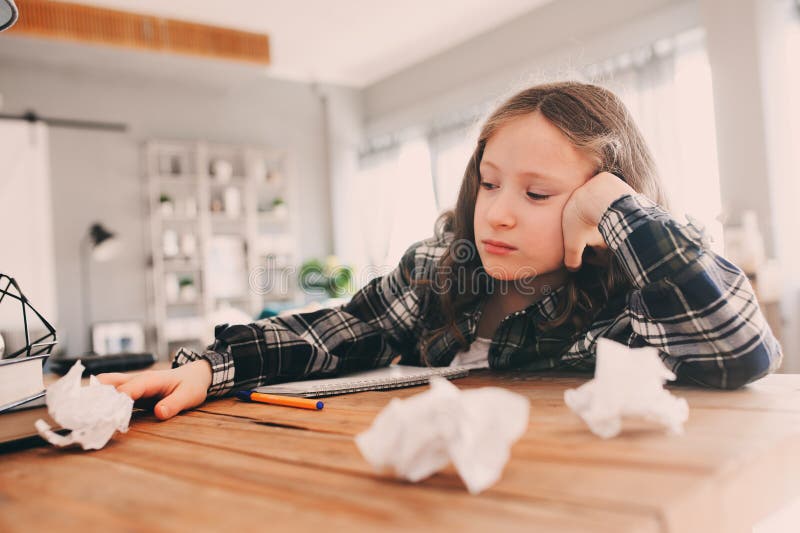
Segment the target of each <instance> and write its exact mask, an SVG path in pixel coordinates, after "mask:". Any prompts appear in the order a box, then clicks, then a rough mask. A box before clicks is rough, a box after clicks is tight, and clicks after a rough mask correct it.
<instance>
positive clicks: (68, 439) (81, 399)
mask: <svg viewBox="0 0 800 533" xmlns="http://www.w3.org/2000/svg"><path fill="white" fill-rule="evenodd" d="M83 369H84V367H83V365H82V364H81V362H80V361H77V362H76V363H75V364H74V365H72V368H70V369H69V372H67V373H66V375H64V377H62V378H61V379H59V380H58V381H56V382H55V383H53V384H52V385H50V386H49V387H47V396H46V398H47V411H48V413H49V414H50V416H51V417H52V419H53V420H55V421H56V422H58V424H59V425H60V426H61V427H62V428H64V429H70V430H72V432H71V433H69V434H68V435H66V436H64V435H59V434H58V433H56V432H54V431H52V429H51V428H50V425H49V424H48V423H47V422H45V421H44V420H41V419H39V420H37V421H36V430H37V431H38V432H39V435H41V436H42V438H44V439H45V440H47V441H48V442H49V443H50V444H53V445H55V446H69V445H71V444H80V445H81V447H83V449H84V450H99V449H100V448H102V447H103V446H105V445H106V443H107V442H108V441H109V440H110V439H111V437H112V435H114V432H116V431H120V432H122V433H126V432H127V431H128V423H129V422H130V419H131V413H132V412H133V400H132V399H131V397H130V396H128V395H127V394H124V393H121V392H117V389H116V388H115V387H114V386H113V385H104V384H102V383H100V382H99V381H98V380H97V378H96V377H94V376H90V377H89V385H88V386H87V387H82V386H81V375H82V374H83Z"/></svg>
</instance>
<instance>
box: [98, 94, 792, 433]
mask: <svg viewBox="0 0 800 533" xmlns="http://www.w3.org/2000/svg"><path fill="white" fill-rule="evenodd" d="M600 337H607V338H611V339H613V340H616V341H618V342H622V343H625V344H626V345H628V346H633V347H641V346H646V345H649V346H654V347H656V348H658V350H659V351H660V354H661V357H662V359H663V361H664V363H665V364H666V365H667V366H668V367H669V368H670V369H671V370H672V371H673V372H674V373H675V374H676V375H677V376H678V379H679V380H680V381H683V382H687V383H694V384H700V385H705V386H709V387H717V388H724V389H732V388H736V387H740V386H742V385H744V384H746V383H748V382H750V381H753V380H755V379H758V378H760V377H762V376H764V375H766V374H767V373H769V372H772V371H774V370H776V369H777V368H778V367H779V366H780V363H781V360H782V352H781V347H780V345H779V344H778V342H777V341H776V339H775V337H774V336H773V334H772V332H771V330H770V329H769V326H768V325H767V324H766V321H765V320H764V317H763V315H762V314H761V312H760V310H759V307H758V304H757V303H756V299H755V297H754V295H753V290H752V287H751V285H750V284H749V282H748V281H747V278H746V277H745V276H744V275H743V273H742V271H741V270H740V269H739V268H737V267H736V266H734V265H733V264H731V263H730V262H728V261H727V260H725V259H724V258H722V257H720V256H719V255H717V254H715V253H714V252H713V251H711V250H710V249H709V248H707V246H706V245H705V243H704V241H703V235H702V233H701V232H700V231H698V229H697V228H695V227H694V226H692V225H691V224H689V225H682V224H681V223H679V222H678V221H676V220H675V219H674V218H672V217H671V216H670V214H669V213H668V211H667V210H666V200H665V198H664V195H663V193H662V190H661V187H660V185H659V182H658V178H657V175H656V171H655V167H654V164H653V159H652V157H651V155H650V152H649V150H648V148H647V146H646V144H645V142H644V140H643V138H642V136H641V134H640V132H639V130H638V129H637V128H636V126H635V125H634V123H633V121H632V120H631V117H630V115H629V114H628V112H627V110H626V109H625V107H624V106H623V104H622V103H621V102H620V101H619V99H618V98H617V97H616V96H614V95H613V94H611V93H610V92H609V91H607V90H605V89H602V88H600V87H596V86H593V85H588V84H583V83H573V82H567V83H553V84H547V85H540V86H535V87H532V88H530V89H527V90H524V91H522V92H520V93H519V94H517V95H515V96H513V97H511V98H510V99H509V100H508V101H506V102H505V103H504V104H503V105H501V106H500V107H499V109H497V110H496V111H495V112H494V113H493V114H492V115H491V117H490V118H489V119H488V120H487V122H486V123H485V125H484V126H483V129H482V131H481V133H480V137H479V139H478V142H477V145H476V146H475V150H474V153H473V154H472V157H471V158H470V161H469V163H468V164H467V168H466V171H465V173H464V179H463V183H462V185H461V190H460V193H459V197H458V201H457V204H456V207H455V209H454V210H453V211H451V212H449V213H445V214H444V215H442V217H440V219H439V221H438V222H437V225H436V232H435V237H433V238H431V239H428V240H425V241H422V242H418V243H416V244H414V245H412V246H411V247H410V248H409V249H408V251H407V252H406V253H405V254H404V255H403V257H402V259H401V261H400V264H399V265H398V266H397V268H395V270H394V271H392V272H391V273H389V274H388V275H386V276H383V277H379V278H376V279H373V280H372V281H370V282H369V283H367V285H366V286H364V287H363V288H361V289H360V290H359V291H358V292H357V293H356V294H355V296H353V298H352V299H351V300H350V302H348V303H346V304H344V305H342V306H339V307H336V308H331V309H321V310H318V311H313V312H308V313H300V314H295V315H290V316H283V317H273V318H269V319H265V320H261V321H259V322H255V323H252V324H249V325H234V326H229V325H227V324H225V325H220V326H217V327H216V329H215V339H216V340H215V341H214V343H213V344H212V345H211V346H209V347H208V349H207V350H206V351H204V352H203V353H201V354H199V353H195V352H192V351H189V350H186V349H181V350H179V351H178V354H177V357H176V359H175V361H174V363H173V369H172V370H164V371H150V372H143V373H139V374H106V375H103V376H100V380H101V381H102V382H104V383H111V384H114V385H115V386H117V388H118V390H120V391H122V392H126V393H128V394H129V395H130V396H131V397H132V398H133V399H134V400H138V399H140V398H155V399H160V401H159V402H158V403H157V404H156V406H155V414H156V416H157V417H159V418H161V419H166V418H169V417H171V416H174V415H175V414H177V413H179V412H180V411H182V410H184V409H188V408H191V407H194V406H196V405H199V404H201V403H202V402H203V401H204V400H205V399H206V397H207V396H222V395H226V394H229V393H231V392H232V391H235V390H239V389H250V388H253V387H257V386H259V385H263V384H266V383H275V382H279V381H287V380H298V379H306V378H312V377H314V378H318V377H324V376H333V375H337V374H344V373H347V372H353V371H357V370H363V369H368V368H373V367H380V366H385V365H388V364H390V362H391V361H392V359H393V358H394V357H395V356H396V355H400V356H401V363H403V364H417V365H424V364H428V365H433V366H446V365H450V364H469V365H472V366H476V367H480V366H489V367H491V368H493V369H498V370H508V369H525V370H539V369H548V368H556V367H559V368H564V367H569V368H583V369H587V370H590V369H591V368H592V367H593V365H594V357H595V353H596V342H597V339H598V338H600Z"/></svg>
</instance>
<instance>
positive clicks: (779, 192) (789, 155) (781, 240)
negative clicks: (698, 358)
mask: <svg viewBox="0 0 800 533" xmlns="http://www.w3.org/2000/svg"><path fill="white" fill-rule="evenodd" d="M763 15H764V20H763V23H764V26H763V30H764V31H763V42H762V43H761V44H762V46H763V50H762V51H761V52H762V59H763V60H764V65H765V68H764V71H765V73H764V78H765V80H764V96H765V98H764V103H765V111H766V113H765V115H766V136H767V139H766V140H767V147H768V154H769V165H770V183H769V186H770V193H771V203H772V205H773V206H774V209H773V228H774V232H775V251H776V257H777V261H778V264H779V265H780V267H781V269H780V270H781V276H780V277H781V279H780V283H779V287H778V288H777V292H778V294H777V296H778V297H779V298H780V302H781V314H782V316H783V335H782V338H781V342H782V343H783V348H784V353H785V354H786V360H785V361H784V365H783V370H784V371H786V372H798V371H800V354H799V353H798V352H799V351H800V268H798V265H800V246H799V245H798V243H799V242H800V240H798V237H797V233H798V231H797V229H798V228H800V214H798V205H797V204H798V198H800V170H798V169H800V151H799V150H798V147H800V96H798V95H800V67H799V66H798V61H799V60H798V58H800V4H798V3H797V2H796V1H795V0H775V1H773V2H770V3H768V4H767V10H766V12H764V13H763Z"/></svg>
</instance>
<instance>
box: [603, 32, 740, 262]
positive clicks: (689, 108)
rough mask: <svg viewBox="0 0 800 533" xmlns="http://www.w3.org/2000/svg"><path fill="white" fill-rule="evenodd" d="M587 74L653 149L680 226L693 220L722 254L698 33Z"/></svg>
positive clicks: (710, 109) (707, 75) (707, 86)
mask: <svg viewBox="0 0 800 533" xmlns="http://www.w3.org/2000/svg"><path fill="white" fill-rule="evenodd" d="M589 75H590V77H594V78H598V79H597V81H598V83H600V84H602V85H604V86H605V87H608V88H609V89H611V90H612V91H614V92H615V93H616V94H618V95H619V96H620V97H621V98H622V100H623V101H624V102H625V105H626V106H627V107H628V109H629V110H630V111H631V114H632V115H633V117H634V120H635V122H636V124H637V125H638V126H639V128H640V129H641V130H642V134H643V135H644V137H645V139H646V141H647V143H648V145H649V146H650V148H651V150H652V151H653V154H654V157H655V159H656V163H657V165H658V169H659V174H660V177H661V179H662V182H663V184H664V187H665V189H666V192H667V196H668V198H669V201H670V210H671V211H672V213H673V214H674V215H675V216H676V217H677V218H678V219H679V220H681V221H683V222H685V220H686V219H685V218H684V216H685V215H687V214H688V215H689V216H691V217H693V218H694V219H696V220H697V221H699V222H700V223H701V224H702V225H703V226H705V229H706V231H707V233H708V234H709V236H710V237H711V239H712V242H711V247H712V248H713V249H714V250H715V251H716V252H718V253H723V252H724V250H723V233H722V222H723V220H724V217H725V214H724V213H722V201H721V197H720V184H719V170H718V168H719V167H718V165H717V145H716V130H715V126H714V101H713V94H712V87H711V69H710V66H709V63H708V58H707V56H706V53H705V47H704V45H703V39H702V34H700V33H699V32H696V31H695V32H691V33H688V34H685V35H681V36H678V37H676V38H674V39H669V40H665V41H661V42H659V43H656V44H654V45H653V46H652V47H648V48H647V49H643V50H638V51H636V52H633V53H630V54H626V55H624V56H621V57H618V58H614V59H612V60H610V61H609V62H607V63H606V64H604V65H596V66H594V67H593V68H591V69H589Z"/></svg>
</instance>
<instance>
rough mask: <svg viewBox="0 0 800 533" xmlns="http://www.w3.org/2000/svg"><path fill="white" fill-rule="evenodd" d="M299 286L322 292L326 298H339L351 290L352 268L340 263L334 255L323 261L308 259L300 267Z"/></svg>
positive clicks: (306, 289)
mask: <svg viewBox="0 0 800 533" xmlns="http://www.w3.org/2000/svg"><path fill="white" fill-rule="evenodd" d="M299 277H300V287H301V288H302V289H303V290H304V291H306V292H310V293H317V294H319V293H324V294H325V295H326V296H327V297H328V298H340V297H342V296H345V295H347V294H349V293H350V292H351V286H350V285H351V282H352V281H353V269H352V268H351V267H349V266H347V265H342V264H341V263H339V260H338V259H337V258H336V256H332V255H331V256H328V257H327V258H326V260H325V262H324V263H323V262H322V261H321V260H319V259H309V260H308V261H306V262H304V263H303V265H302V266H301V267H300V276H299Z"/></svg>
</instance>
